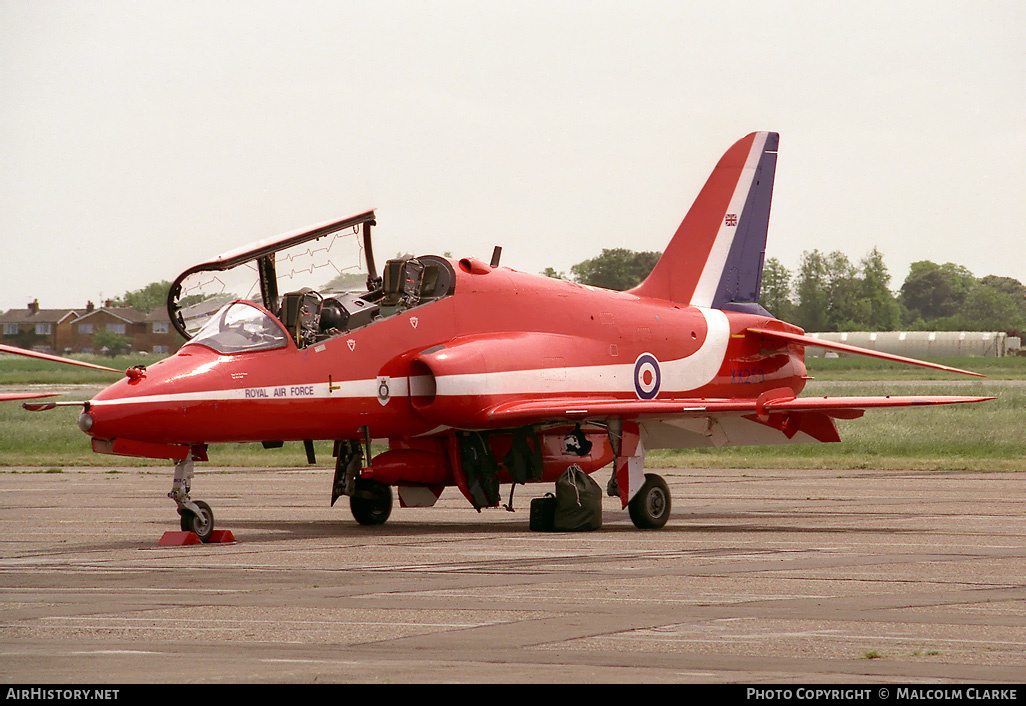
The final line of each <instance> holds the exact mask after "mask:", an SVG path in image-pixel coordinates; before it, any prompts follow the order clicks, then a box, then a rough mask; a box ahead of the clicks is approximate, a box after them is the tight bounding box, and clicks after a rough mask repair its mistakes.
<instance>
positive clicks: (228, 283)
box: [167, 211, 377, 339]
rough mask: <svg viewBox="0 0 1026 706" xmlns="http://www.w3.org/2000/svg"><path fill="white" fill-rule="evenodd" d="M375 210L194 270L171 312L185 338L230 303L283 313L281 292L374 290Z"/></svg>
mask: <svg viewBox="0 0 1026 706" xmlns="http://www.w3.org/2000/svg"><path fill="white" fill-rule="evenodd" d="M372 225H374V212H373V211H367V212H366V213H361V214H359V215H356V216H350V217H348V218H343V219H340V220H334V221H329V222H327V223H321V224H318V225H316V226H312V227H309V228H304V229H303V230H300V231H293V232H290V233H284V234H282V235H278V236H275V237H273V238H267V239H265V240H260V241H258V242H256V243H252V244H250V245H247V246H245V247H242V248H238V249H236V250H232V251H231V252H227V253H225V254H223V255H220V256H218V257H217V258H215V259H213V260H210V261H209V262H204V263H201V264H198V265H195V266H193V267H190V268H189V269H187V270H186V271H185V272H183V273H182V274H181V275H179V276H178V278H177V279H176V280H175V281H174V284H172V285H171V291H170V293H169V294H168V300H167V310H168V315H169V316H170V318H171V322H172V324H173V325H174V327H175V328H176V329H177V330H178V332H179V333H181V334H182V335H183V336H185V338H187V339H189V338H192V337H193V336H195V335H196V334H197V333H198V332H199V331H200V330H201V329H202V328H203V327H204V326H205V325H206V324H207V323H208V322H209V321H210V320H211V318H212V317H214V316H215V315H216V314H217V313H218V311H220V310H221V308H222V307H223V306H224V305H225V304H226V303H228V302H231V301H234V300H237V299H246V300H250V301H256V302H258V303H260V304H262V305H263V306H264V308H266V309H267V310H268V311H270V312H271V313H273V314H275V315H277V314H278V309H279V306H280V301H281V300H280V294H281V293H285V292H294V291H300V290H303V289H311V290H313V291H316V292H321V293H324V292H349V291H356V290H360V291H368V290H370V289H372V288H373V287H374V286H375V284H376V282H377V272H376V271H375V268H374V255H373V252H372V249H371V232H370V228H371V226H372Z"/></svg>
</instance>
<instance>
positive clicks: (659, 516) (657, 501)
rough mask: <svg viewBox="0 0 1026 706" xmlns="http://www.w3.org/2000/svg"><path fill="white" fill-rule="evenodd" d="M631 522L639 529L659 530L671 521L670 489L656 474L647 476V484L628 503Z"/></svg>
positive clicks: (647, 474)
mask: <svg viewBox="0 0 1026 706" xmlns="http://www.w3.org/2000/svg"><path fill="white" fill-rule="evenodd" d="M627 511H628V512H629V513H630V515H631V521H632V522H633V523H634V526H635V527H637V528H638V529H659V528H660V527H662V526H663V525H665V524H666V521H667V520H668V519H670V489H669V488H668V487H667V486H666V481H664V480H663V479H662V478H661V477H659V476H657V475H656V474H655V473H646V474H645V484H644V485H643V486H641V490H639V491H638V493H637V495H635V496H634V497H633V498H631V501H630V502H629V503H627Z"/></svg>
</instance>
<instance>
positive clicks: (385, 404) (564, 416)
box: [2, 132, 990, 540]
mask: <svg viewBox="0 0 1026 706" xmlns="http://www.w3.org/2000/svg"><path fill="white" fill-rule="evenodd" d="M777 142H778V135H777V134H776V133H772V132H756V133H752V134H750V135H748V136H746V137H744V138H742V139H741V140H738V142H736V143H735V144H734V145H733V146H732V147H731V148H730V149H728V150H727V152H726V153H725V154H724V155H723V157H722V158H721V159H720V161H719V163H718V164H717V165H716V168H715V169H714V170H713V172H712V175H711V176H710V177H709V179H708V181H707V182H706V184H705V186H704V187H703V189H702V191H701V192H700V193H699V195H698V198H697V200H696V201H695V203H694V205H693V206H692V207H691V209H690V211H688V213H687V215H686V217H685V218H684V221H683V222H682V223H681V225H680V227H679V228H678V229H677V232H676V234H675V235H674V236H673V238H672V240H671V241H670V243H669V245H668V246H667V248H666V251H665V252H664V253H663V255H662V257H661V259H660V260H659V262H658V264H657V265H656V266H655V268H654V269H653V270H652V272H651V274H650V275H649V276H648V278H647V279H645V281H644V282H642V283H641V284H640V285H638V286H637V287H635V288H634V289H632V290H630V291H626V292H618V291H609V290H605V289H600V288H596V287H590V286H585V285H582V284H577V283H575V282H567V281H563V280H558V279H551V278H548V277H543V276H539V275H533V274H527V273H523V272H518V271H516V270H513V269H510V268H507V267H499V266H498V259H499V258H498V254H499V249H498V248H496V250H495V254H494V255H493V257H492V261H491V262H490V263H488V262H483V261H480V260H477V259H475V258H472V257H467V258H463V259H450V258H447V257H439V256H436V255H425V256H419V257H402V258H397V259H393V260H389V261H388V263H387V264H386V265H385V267H384V268H383V270H382V273H381V275H380V276H379V275H378V274H377V271H376V268H375V264H374V257H373V254H372V250H371V237H370V232H371V226H372V225H374V213H373V212H367V213H364V214H361V215H358V216H354V217H351V218H346V219H343V220H339V221H334V222H331V223H326V224H323V225H320V226H317V227H314V228H310V229H306V230H303V231H300V232H296V233H291V234H286V235H283V236H280V237H277V238H274V239H270V240H267V241H262V242H260V243H256V244H254V245H252V246H249V247H247V248H242V249H240V250H237V251H234V252H231V253H228V254H225V255H222V256H221V257H219V258H217V259H215V260H212V261H210V262H206V263H203V264H200V265H197V266H196V267H193V268H190V269H189V270H187V271H186V272H184V273H183V274H182V275H181V276H180V277H179V278H178V279H177V280H176V281H175V283H174V284H173V286H172V289H171V292H170V295H169V297H168V310H169V313H170V315H171V320H172V322H173V323H174V325H175V327H176V328H177V329H178V330H179V332H181V334H182V335H183V336H185V337H186V338H187V339H188V341H187V343H186V344H185V345H184V346H182V348H181V349H180V350H179V351H178V353H177V354H175V355H173V356H171V357H169V358H167V359H165V360H162V361H160V362H158V363H156V364H154V365H152V366H150V367H148V368H132V369H130V370H128V371H127V374H126V376H125V377H124V378H123V379H121V380H120V381H119V382H116V383H115V384H113V385H111V386H110V387H108V388H107V389H105V390H103V391H102V392H100V393H99V394H98V395H96V396H95V397H94V398H93V399H92V400H89V401H88V402H76V403H69V402H58V403H50V404H45V403H40V404H26V405H25V406H26V407H27V408H30V409H46V408H51V407H53V406H54V405H55V404H80V405H83V407H84V409H83V412H82V414H81V416H80V418H79V426H80V427H81V429H82V430H83V431H84V432H86V433H87V434H88V435H89V436H91V437H92V445H93V449H94V450H95V451H97V452H99V453H110V454H120V455H128V456H139V457H148V458H164V459H170V460H173V461H175V462H176V465H175V473H174V480H173V483H172V490H171V492H170V494H169V495H170V497H171V498H172V499H173V500H174V501H175V502H176V503H177V506H178V512H179V514H180V515H181V526H182V529H185V530H190V531H194V532H195V533H196V534H198V535H199V536H200V537H201V538H202V539H204V540H205V539H207V538H209V537H210V535H211V531H212V530H213V527H214V517H213V513H212V511H211V509H210V506H209V505H207V503H205V502H203V501H201V500H194V499H193V498H192V497H191V496H190V490H191V481H192V476H193V463H194V461H197V460H198V461H206V460H207V445H208V444H212V443H224V442H263V443H264V445H265V446H276V445H280V444H281V443H283V442H285V441H303V442H304V443H305V444H306V448H307V454H308V457H309V460H310V461H311V462H313V444H312V441H313V440H315V439H329V440H333V441H334V455H335V457H336V464H335V475H334V479H333V482H332V503H333V504H334V502H335V500H336V499H337V498H338V497H340V496H342V495H347V496H349V499H350V500H349V502H350V507H351V509H352V513H353V515H354V517H355V518H356V520H357V521H359V522H361V523H363V524H380V523H383V522H385V521H386V520H387V519H388V517H389V515H390V513H391V510H392V491H391V487H393V486H394V487H396V488H397V493H398V496H399V500H400V502H401V504H402V505H403V506H430V505H433V504H434V503H435V501H436V500H437V499H438V497H439V495H440V494H441V492H442V490H443V489H444V488H446V487H448V486H456V487H457V488H459V490H460V492H461V493H463V495H464V496H465V497H466V498H467V500H469V501H470V503H471V504H472V505H473V506H474V507H475V508H477V509H478V510H480V509H481V508H488V507H498V506H499V504H500V494H499V486H500V484H503V483H510V484H513V487H511V490H510V501H509V504H508V505H507V507H508V508H509V509H512V490H513V488H515V484H521V483H527V482H536V481H540V482H549V483H551V482H553V481H554V480H555V479H556V478H558V477H559V476H560V475H561V474H562V473H564V471H566V470H567V468H568V467H571V466H573V465H577V466H579V467H580V468H581V469H583V470H584V471H585V472H587V473H593V472H595V471H597V470H599V469H601V468H602V467H604V466H607V465H609V464H611V463H612V464H613V472H612V477H611V478H610V480H609V483H608V486H607V488H608V492H609V494H610V495H613V496H617V497H619V498H620V502H621V503H622V506H623V507H626V508H629V513H630V517H631V519H632V520H633V522H634V524H635V525H636V526H638V527H640V528H657V527H662V526H663V525H664V524H665V523H666V521H667V518H668V517H669V514H670V494H669V491H668V490H667V486H666V483H665V482H664V481H663V480H662V479H661V478H660V477H659V476H657V475H655V474H648V473H645V472H644V470H643V465H644V458H645V451H646V449H660V448H694V447H721V446H735V445H758V444H785V443H802V442H829V441H839V438H838V435H837V430H836V427H835V425H834V420H835V419H853V418H856V417H860V416H862V414H863V413H864V412H865V410H867V409H870V408H879V407H902V406H911V405H932V404H948V403H961V402H976V401H981V400H984V399H990V398H982V397H942V396H925V397H842V398H830V397H800V396H799V395H800V393H801V392H802V388H803V387H804V386H805V382H806V380H808V379H809V378H808V376H807V375H806V370H805V364H804V351H805V347H806V346H818V347H821V348H831V349H834V350H838V351H844V352H847V353H857V354H862V355H868V356H873V357H877V358H884V359H888V360H896V361H901V362H905V363H911V364H916V365H923V366H927V367H932V368H939V369H941V370H948V371H952V372H959V373H966V371H962V370H957V369H953V368H947V367H945V366H940V365H935V364H932V363H926V362H923V361H916V360H912V359H908V358H902V357H899V356H893V355H887V354H883V353H879V352H876V351H869V350H864V349H858V348H854V347H851V346H846V345H841V344H835V343H828V342H826V341H821V340H817V339H815V338H812V337H808V336H806V335H805V334H804V332H803V331H802V330H801V329H799V328H797V327H795V326H792V325H790V324H787V323H785V322H783V321H779V320H777V319H775V318H774V317H773V316H771V315H770V314H769V313H768V312H767V311H765V310H764V309H763V308H762V307H761V306H759V304H758V300H759V289H760V280H761V276H762V264H763V255H764V252H765V243H766V232H767V226H768V222H769V212H770V199H771V195H772V190H773V177H774V172H775V168H776V159H777ZM349 246H354V247H353V252H354V253H355V255H356V256H357V257H358V259H359V261H360V264H361V267H360V268H359V269H348V268H347V266H346V265H343V264H340V262H341V261H340V259H339V258H340V257H341V256H339V255H337V254H335V251H336V250H337V249H339V248H345V247H349ZM325 261H326V262H327V263H328V264H325ZM300 275H306V276H308V277H309V278H311V281H312V282H314V283H317V282H319V283H320V284H319V286H316V287H300V286H298V284H297V283H298V282H299V280H300ZM329 276H330V277H331V278H332V279H331V280H330V281H329V282H327V283H325V279H326V278H328V277H329ZM318 278H319V279H318ZM279 290H281V291H282V293H279ZM2 350H3V351H5V352H8V353H18V354H21V355H36V356H37V357H47V356H42V355H40V354H33V353H30V352H28V351H23V350H21V349H12V348H11V347H9V346H4V347H3V348H2ZM49 359H51V360H60V361H64V362H73V363H75V364H81V363H79V362H78V361H68V360H67V359H61V358H56V357H55V356H49ZM966 374H970V375H972V374H974V373H966ZM6 397H7V398H9V399H13V398H20V397H28V396H27V395H24V396H22V395H7V396H6ZM372 439H381V440H387V442H388V450H387V451H384V452H383V453H379V454H378V455H377V456H375V457H373V459H371V453H370V444H371V440H372ZM367 461H369V463H368V462H367Z"/></svg>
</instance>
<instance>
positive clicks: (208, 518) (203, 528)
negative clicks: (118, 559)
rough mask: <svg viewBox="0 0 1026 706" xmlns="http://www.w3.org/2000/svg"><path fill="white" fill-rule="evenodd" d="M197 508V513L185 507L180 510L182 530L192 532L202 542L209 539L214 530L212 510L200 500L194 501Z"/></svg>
mask: <svg viewBox="0 0 1026 706" xmlns="http://www.w3.org/2000/svg"><path fill="white" fill-rule="evenodd" d="M194 502H195V503H196V507H198V508H199V514H198V515H197V514H196V513H195V512H193V511H192V510H189V509H187V508H185V509H183V510H182V523H181V524H182V531H183V532H193V533H195V534H196V536H197V537H199V538H200V539H201V540H203V541H204V542H206V541H208V540H209V539H210V535H211V534H212V533H213V531H214V511H213V510H211V509H210V506H209V505H207V504H206V503H205V502H203V501H202V500H196V501H194Z"/></svg>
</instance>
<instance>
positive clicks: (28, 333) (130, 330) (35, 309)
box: [0, 302, 184, 354]
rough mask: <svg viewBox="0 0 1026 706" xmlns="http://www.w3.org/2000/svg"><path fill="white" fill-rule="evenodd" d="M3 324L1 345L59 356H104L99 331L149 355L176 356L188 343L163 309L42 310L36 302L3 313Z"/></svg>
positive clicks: (90, 305)
mask: <svg viewBox="0 0 1026 706" xmlns="http://www.w3.org/2000/svg"><path fill="white" fill-rule="evenodd" d="M0 324H2V325H0V342H2V343H6V344H8V345H12V346H18V347H19V348H31V349H34V350H41V351H48V352H53V353H58V354H68V353H94V354H98V353H101V352H102V351H101V350H100V347H99V346H97V344H96V343H95V341H94V340H93V338H94V336H95V334H96V333H97V332H98V331H110V332H112V333H116V334H118V335H121V336H125V337H127V338H128V339H129V341H130V349H131V350H132V351H140V352H146V353H157V354H169V353H173V352H175V351H177V350H178V348H179V347H180V346H181V345H182V343H184V341H183V340H182V337H181V336H179V335H178V332H177V331H175V329H174V327H173V326H171V321H170V319H168V317H167V312H166V311H164V310H163V309H157V310H156V311H153V312H150V313H148V314H147V313H143V312H141V311H136V310H135V309H133V308H131V307H127V306H125V307H121V306H118V307H115V306H103V307H96V306H94V305H93V303H92V302H89V303H88V304H87V305H86V308H85V309H78V310H75V309H40V308H39V304H38V302H33V303H32V304H30V305H29V307H28V308H27V309H11V310H10V311H8V312H6V313H4V314H0Z"/></svg>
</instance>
